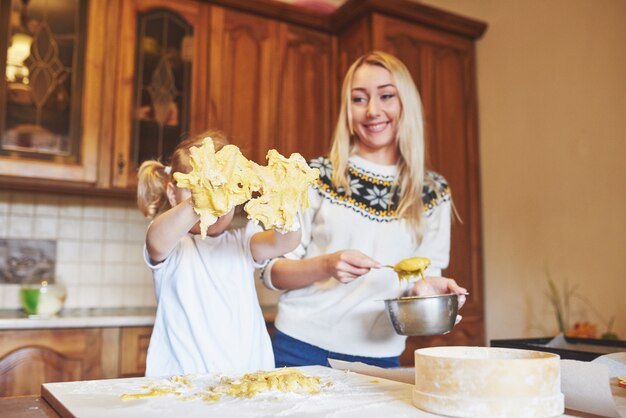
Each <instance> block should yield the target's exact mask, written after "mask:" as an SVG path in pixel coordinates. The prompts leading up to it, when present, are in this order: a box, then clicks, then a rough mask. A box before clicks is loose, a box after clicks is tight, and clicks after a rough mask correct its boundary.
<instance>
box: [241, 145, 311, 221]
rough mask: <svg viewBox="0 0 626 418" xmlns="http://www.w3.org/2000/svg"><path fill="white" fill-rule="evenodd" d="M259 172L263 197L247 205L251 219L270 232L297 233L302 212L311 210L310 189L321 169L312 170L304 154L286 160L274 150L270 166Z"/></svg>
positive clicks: (245, 207) (259, 168) (271, 154)
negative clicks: (309, 208)
mask: <svg viewBox="0 0 626 418" xmlns="http://www.w3.org/2000/svg"><path fill="white" fill-rule="evenodd" d="M255 170H256V172H257V174H258V176H259V178H260V179H261V187H260V190H259V191H260V193H261V195H260V196H259V197H256V198H253V199H251V200H250V201H249V202H248V203H246V205H245V206H244V210H245V211H246V212H247V213H248V218H250V219H252V220H254V221H255V222H262V223H263V225H264V226H265V228H266V229H269V228H274V229H277V230H279V231H284V232H287V231H295V230H297V229H298V228H299V227H300V224H299V222H298V219H297V214H298V211H299V210H300V209H306V208H308V207H309V197H308V194H307V189H308V186H309V185H310V184H312V183H313V182H314V181H315V180H316V179H317V178H318V177H319V170H318V169H317V168H310V167H309V166H308V164H307V163H306V160H305V159H304V158H303V157H302V155H300V154H297V153H294V154H291V156H289V158H285V157H283V156H282V155H281V154H280V153H278V151H276V150H273V149H272V150H269V152H268V153H267V166H266V167H259V166H257V167H255Z"/></svg>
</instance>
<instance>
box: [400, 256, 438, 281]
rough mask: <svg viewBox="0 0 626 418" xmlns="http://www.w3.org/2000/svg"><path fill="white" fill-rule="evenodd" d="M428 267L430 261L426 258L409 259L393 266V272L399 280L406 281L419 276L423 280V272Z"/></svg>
mask: <svg viewBox="0 0 626 418" xmlns="http://www.w3.org/2000/svg"><path fill="white" fill-rule="evenodd" d="M428 266H430V259H428V258H426V257H411V258H407V259H404V260H402V261H400V262H398V263H397V264H396V265H394V266H393V271H395V272H396V273H397V274H398V278H399V279H400V280H408V279H410V278H411V277H417V276H420V277H421V278H422V280H423V279H424V270H426V268H427V267H428Z"/></svg>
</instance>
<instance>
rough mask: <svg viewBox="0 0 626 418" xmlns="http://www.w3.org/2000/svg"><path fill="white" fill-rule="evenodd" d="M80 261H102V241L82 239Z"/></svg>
mask: <svg viewBox="0 0 626 418" xmlns="http://www.w3.org/2000/svg"><path fill="white" fill-rule="evenodd" d="M80 257H81V261H82V262H84V263H90V262H91V263H100V262H102V243H100V242H85V241H82V243H81V247H80Z"/></svg>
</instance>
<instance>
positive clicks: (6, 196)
mask: <svg viewBox="0 0 626 418" xmlns="http://www.w3.org/2000/svg"><path fill="white" fill-rule="evenodd" d="M10 201H11V193H10V192H8V191H1V190H0V214H3V213H9V203H10Z"/></svg>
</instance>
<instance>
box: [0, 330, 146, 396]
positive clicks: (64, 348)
mask: <svg viewBox="0 0 626 418" xmlns="http://www.w3.org/2000/svg"><path fill="white" fill-rule="evenodd" d="M151 332H152V327H124V328H117V327H112V328H64V329H33V330H2V331H0V397H4V396H24V395H38V394H39V392H40V387H41V384H42V383H46V382H68V381H76V380H94V379H112V378H118V377H133V376H143V375H144V373H145V368H146V352H147V348H148V344H149V341H150V335H151Z"/></svg>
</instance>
